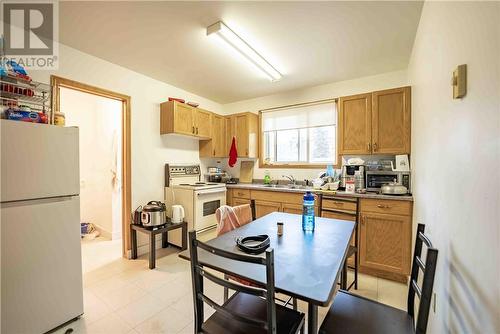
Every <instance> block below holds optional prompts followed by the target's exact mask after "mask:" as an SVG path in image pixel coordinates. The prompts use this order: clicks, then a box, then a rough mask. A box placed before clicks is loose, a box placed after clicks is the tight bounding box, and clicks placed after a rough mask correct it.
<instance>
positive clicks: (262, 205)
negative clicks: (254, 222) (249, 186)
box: [233, 201, 281, 218]
mask: <svg viewBox="0 0 500 334" xmlns="http://www.w3.org/2000/svg"><path fill="white" fill-rule="evenodd" d="M233 202H234V201H233ZM278 211H281V203H278V202H266V201H255V216H256V218H260V217H262V216H265V215H267V214H269V213H272V212H278Z"/></svg>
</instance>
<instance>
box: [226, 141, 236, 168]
mask: <svg viewBox="0 0 500 334" xmlns="http://www.w3.org/2000/svg"><path fill="white" fill-rule="evenodd" d="M237 160H238V151H236V137H233V142H232V144H231V149H230V150H229V161H228V163H229V167H234V164H235V163H236V161H237Z"/></svg>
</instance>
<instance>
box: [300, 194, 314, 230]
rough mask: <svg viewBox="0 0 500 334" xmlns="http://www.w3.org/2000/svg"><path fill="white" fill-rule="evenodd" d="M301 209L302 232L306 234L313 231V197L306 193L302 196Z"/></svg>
mask: <svg viewBox="0 0 500 334" xmlns="http://www.w3.org/2000/svg"><path fill="white" fill-rule="evenodd" d="M302 207H303V209H302V230H304V231H306V232H312V231H314V225H315V221H314V195H313V194H312V193H311V192H310V191H308V192H306V193H305V195H304V201H303V206H302Z"/></svg>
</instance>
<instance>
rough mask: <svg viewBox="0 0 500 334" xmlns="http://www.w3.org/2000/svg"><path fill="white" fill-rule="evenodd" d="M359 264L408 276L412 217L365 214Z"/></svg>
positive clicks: (362, 217) (362, 216) (362, 220)
mask: <svg viewBox="0 0 500 334" xmlns="http://www.w3.org/2000/svg"><path fill="white" fill-rule="evenodd" d="M359 240H360V261H359V262H360V265H361V266H363V267H367V268H371V269H376V270H381V271H385V272H393V273H396V274H403V275H409V273H410V257H411V217H409V216H399V215H387V214H376V213H362V214H361V227H360V239H359Z"/></svg>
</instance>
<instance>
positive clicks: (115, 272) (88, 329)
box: [56, 234, 407, 334]
mask: <svg viewBox="0 0 500 334" xmlns="http://www.w3.org/2000/svg"><path fill="white" fill-rule="evenodd" d="M210 237H211V235H210V234H208V235H205V236H204V237H203V238H204V239H209V238H210ZM82 249H83V252H82V253H83V263H84V292H83V293H84V312H85V313H84V315H83V316H82V317H81V318H80V319H79V320H78V321H76V322H73V323H71V324H69V325H67V326H65V327H63V328H60V329H59V330H57V331H56V333H58V334H59V333H61V334H62V333H65V332H66V330H67V329H69V328H72V329H73V330H74V331H73V333H95V334H99V333H103V334H114V333H117V334H118V333H127V334H130V333H172V334H177V333H179V334H182V333H190V334H191V333H193V306H192V297H191V276H190V269H189V265H188V262H186V261H184V260H181V259H179V258H178V256H177V251H176V250H175V249H172V248H168V249H161V250H159V251H158V252H157V264H156V269H155V270H149V269H148V258H147V255H144V256H141V257H140V258H139V259H137V260H125V259H123V258H121V257H120V253H121V243H120V242H114V241H103V240H102V239H98V240H96V241H94V242H93V243H91V242H87V243H86V244H85V245H83V248H82ZM117 254H118V255H117ZM206 290H207V294H208V295H209V296H210V297H211V298H213V299H214V300H216V301H218V302H221V301H222V288H220V287H219V286H216V285H214V284H206ZM356 293H358V294H360V295H363V296H365V297H367V298H371V299H374V300H378V301H380V302H383V303H386V304H389V305H392V306H394V307H398V308H401V309H404V308H405V307H406V306H405V301H406V294H407V288H406V286H405V285H404V284H399V283H395V282H391V281H387V280H384V279H379V278H375V277H371V276H367V275H360V277H359V289H358V290H357V291H356ZM299 309H300V310H301V311H302V312H304V313H306V312H307V304H306V303H303V302H299ZM327 310H328V309H327V308H320V310H319V321H320V322H321V321H322V320H323V318H324V316H325V314H326V312H327ZM205 313H206V314H211V310H210V308H209V307H208V306H207V308H206V312H205Z"/></svg>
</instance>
